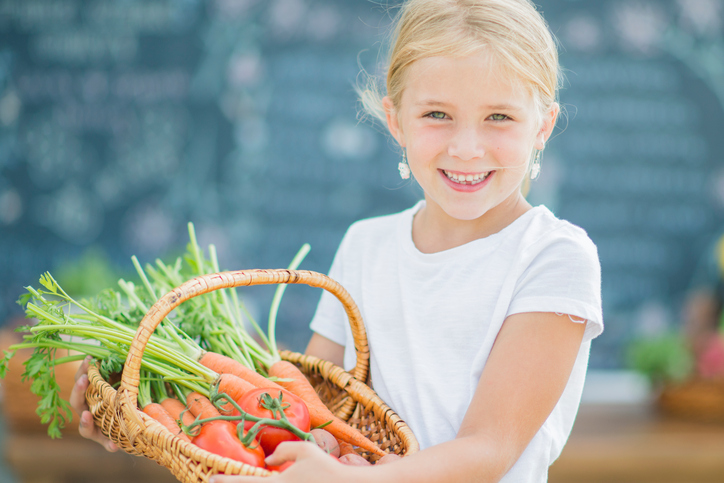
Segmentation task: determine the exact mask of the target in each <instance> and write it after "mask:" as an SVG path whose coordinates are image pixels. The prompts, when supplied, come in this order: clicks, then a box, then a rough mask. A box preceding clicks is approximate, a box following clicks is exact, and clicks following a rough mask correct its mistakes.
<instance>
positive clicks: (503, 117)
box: [490, 114, 510, 121]
mask: <svg viewBox="0 0 724 483" xmlns="http://www.w3.org/2000/svg"><path fill="white" fill-rule="evenodd" d="M490 118H491V119H492V120H493V121H505V120H506V119H510V118H509V117H508V116H506V115H505V114H493V115H492V116H490Z"/></svg>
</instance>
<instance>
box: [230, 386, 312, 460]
mask: <svg viewBox="0 0 724 483" xmlns="http://www.w3.org/2000/svg"><path fill="white" fill-rule="evenodd" d="M265 394H267V395H268V396H264V395H265ZM280 397H281V403H282V407H283V408H284V415H285V416H286V418H287V420H288V421H289V422H290V423H291V424H293V425H294V426H296V427H297V428H298V429H300V430H302V431H304V432H305V433H308V432H309V430H310V428H311V421H310V418H309V410H308V409H307V405H306V404H305V403H304V401H303V400H302V399H301V398H299V397H298V396H295V395H294V394H292V393H291V392H289V391H287V390H285V389H282V390H279V389H268V388H258V389H253V390H251V391H249V392H247V393H246V394H244V395H243V396H242V397H241V398H239V399H238V400H237V403H238V404H239V406H240V407H241V409H243V410H244V411H246V412H247V413H249V414H250V415H252V416H256V417H258V418H268V419H277V420H279V419H281V415H280V414H278V413H277V414H274V413H273V411H272V410H270V409H268V408H267V407H265V406H268V404H267V403H268V402H269V400H270V399H276V400H279V398H280ZM254 424H256V423H254V422H252V421H245V422H244V429H245V430H246V431H248V430H249V429H251V428H252V427H253V426H254ZM256 439H257V440H258V441H259V444H260V445H261V447H262V448H263V449H264V452H265V453H266V454H268V455H270V454H272V453H273V452H274V449H276V447H277V446H278V445H279V443H282V442H283V441H300V438H299V437H297V436H296V435H295V434H294V433H292V432H290V431H288V430H286V429H283V428H277V427H274V426H262V428H261V430H260V431H259V433H258V434H257V436H256Z"/></svg>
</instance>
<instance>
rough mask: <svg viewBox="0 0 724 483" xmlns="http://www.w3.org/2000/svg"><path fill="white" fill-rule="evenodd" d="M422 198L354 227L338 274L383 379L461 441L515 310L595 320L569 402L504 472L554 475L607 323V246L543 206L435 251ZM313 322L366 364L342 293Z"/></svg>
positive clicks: (338, 260)
mask: <svg viewBox="0 0 724 483" xmlns="http://www.w3.org/2000/svg"><path fill="white" fill-rule="evenodd" d="M422 206H424V201H421V202H420V203H418V204H417V205H415V206H414V207H413V208H411V209H408V210H406V211H403V212H401V213H398V214H395V215H388V216H383V217H378V218H371V219H367V220H362V221H359V222H357V223H355V224H353V225H352V226H351V227H350V228H349V230H348V231H347V233H346V235H345V236H344V239H343V240H342V243H341V245H340V247H339V249H338V251H337V254H336V256H335V259H334V262H333V264H332V268H331V270H330V273H329V275H330V277H331V278H333V279H335V280H336V281H338V282H339V283H341V284H342V285H343V286H344V287H345V288H346V289H347V290H348V291H349V293H350V295H351V296H352V298H353V299H354V301H355V302H356V303H357V304H358V306H359V308H360V311H361V314H362V317H363V320H364V322H365V327H366V329H367V336H368V340H369V346H370V375H371V381H372V386H373V387H374V389H375V391H376V392H377V394H378V395H379V396H380V397H381V398H382V400H383V401H385V402H386V403H387V404H388V405H389V406H390V407H391V408H392V409H393V410H394V411H395V412H397V413H398V414H399V415H400V417H401V418H402V419H403V420H404V421H405V422H406V423H407V424H408V425H409V427H410V429H411V430H412V432H413V433H414V434H415V436H416V437H417V439H418V441H419V443H420V446H421V448H426V447H429V446H432V445H435V444H438V443H441V442H444V441H448V440H451V439H454V438H455V436H456V434H457V432H458V429H459V428H460V424H461V422H462V420H463V416H464V415H465V412H466V410H467V408H468V406H469V405H470V402H471V400H472V397H473V394H474V392H475V389H476V387H477V385H478V381H479V380H480V376H481V373H482V371H483V367H484V366H485V363H486V361H487V358H488V356H489V354H490V351H491V348H492V346H493V342H494V340H495V337H496V335H497V334H498V331H499V330H500V328H501V326H502V324H503V321H504V320H505V318H506V317H507V316H509V315H512V314H516V313H524V312H557V313H565V314H570V315H573V316H577V317H580V318H583V319H586V320H587V322H585V323H586V329H585V335H584V340H583V343H582V345H581V348H580V350H579V353H578V357H577V359H576V362H575V366H574V368H573V372H572V374H571V376H570V379H569V381H568V384H567V386H566V388H565V390H564V392H563V395H562V396H561V399H560V400H559V402H558V404H557V405H556V406H555V408H554V409H553V411H552V413H551V414H550V416H549V417H548V419H547V420H546V421H545V423H544V424H543V427H542V428H541V429H540V431H538V433H537V434H536V435H535V437H534V438H533V440H532V441H531V443H530V444H529V446H528V447H527V448H526V450H525V451H524V452H523V454H522V455H521V457H520V458H519V460H518V461H517V463H516V464H515V465H514V467H513V468H512V469H511V470H510V471H509V472H508V473H507V474H506V476H505V477H504V478H503V479H502V480H501V481H504V482H516V483H519V482H544V481H546V480H547V473H548V466H549V465H550V464H551V463H553V461H555V459H556V458H557V457H558V455H559V454H560V452H561V450H562V449H563V445H564V444H565V442H566V440H567V439H568V435H569V433H570V431H571V428H572V426H573V421H574V419H575V416H576V412H577V410H578V406H579V403H580V398H581V392H582V389H583V382H584V378H585V373H586V368H587V365H588V354H589V349H590V345H591V339H593V338H594V337H596V336H598V335H599V334H600V333H601V332H602V330H603V317H602V311H601V290H600V288H601V280H600V279H601V274H600V263H599V260H598V254H597V250H596V247H595V245H594V244H593V242H592V241H591V240H590V239H589V238H588V236H587V235H586V233H585V232H584V231H583V230H582V229H581V228H578V227H576V226H574V225H572V224H570V223H568V222H566V221H563V220H559V219H557V218H556V217H555V216H554V215H553V214H552V213H551V212H550V211H549V210H548V209H547V208H545V207H543V206H538V207H534V208H532V209H531V210H529V211H527V212H526V213H525V214H523V215H522V216H520V217H519V218H518V219H516V220H515V221H514V222H513V223H511V224H510V225H508V226H507V227H505V228H504V229H503V230H501V231H500V232H498V233H496V234H494V235H491V236H488V237H486V238H482V239H478V240H475V241H472V242H470V243H467V244H465V245H462V246H459V247H455V248H452V249H450V250H445V251H442V252H438V253H432V254H425V253H422V252H420V251H419V250H418V249H417V248H416V247H415V245H414V243H413V241H412V219H413V216H414V215H415V213H416V212H417V211H418V210H419V209H420V208H421V207H422ZM311 328H312V330H313V331H314V332H316V333H319V334H320V335H323V336H324V337H327V338H328V339H331V340H333V341H335V342H337V343H339V344H341V345H343V346H345V356H344V367H345V369H347V370H350V369H351V368H352V367H353V366H354V364H355V351H354V345H353V339H352V332H351V330H350V328H349V323H348V321H347V318H346V315H345V313H344V310H343V308H342V304H341V303H340V302H339V301H338V300H337V299H336V298H335V297H334V296H332V295H330V294H329V293H327V292H325V293H324V294H323V295H322V299H321V301H320V303H319V306H318V308H317V312H316V314H315V316H314V319H313V320H312V323H311Z"/></svg>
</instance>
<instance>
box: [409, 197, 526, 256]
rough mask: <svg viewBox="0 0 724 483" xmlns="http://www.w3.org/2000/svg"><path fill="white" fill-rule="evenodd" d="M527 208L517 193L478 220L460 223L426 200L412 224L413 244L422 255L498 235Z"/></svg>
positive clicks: (524, 200)
mask: <svg viewBox="0 0 724 483" xmlns="http://www.w3.org/2000/svg"><path fill="white" fill-rule="evenodd" d="M529 209H531V205H530V203H528V201H527V200H526V199H525V198H524V197H523V195H522V194H521V193H520V192H517V193H516V194H515V195H514V196H511V197H510V198H508V199H506V200H505V201H503V202H502V203H501V204H499V205H498V206H496V207H495V208H493V209H491V210H489V211H487V212H486V213H485V214H483V216H481V217H479V218H475V219H473V220H459V219H457V218H453V217H451V216H450V215H448V214H447V213H445V212H444V211H443V210H442V208H440V206H439V205H437V204H436V203H435V202H431V200H427V203H426V205H425V207H424V208H423V209H422V210H420V211H419V212H418V213H417V214H416V215H415V218H414V220H413V222H412V241H413V243H414V244H415V246H416V247H417V249H418V250H420V251H421V252H422V253H437V252H441V251H444V250H449V249H451V248H455V247H459V246H461V245H464V244H466V243H470V242H471V241H474V240H478V239H481V238H486V237H488V236H490V235H493V234H495V233H498V232H499V231H500V230H502V229H503V228H505V227H506V226H508V225H510V224H511V223H512V222H513V221H515V220H516V219H518V217H520V216H521V215H522V214H523V213H525V212H526V211H528V210H529Z"/></svg>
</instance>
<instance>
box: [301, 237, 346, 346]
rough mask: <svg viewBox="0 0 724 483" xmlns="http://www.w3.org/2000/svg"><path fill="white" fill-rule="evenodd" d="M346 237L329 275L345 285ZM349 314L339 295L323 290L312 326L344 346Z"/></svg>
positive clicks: (338, 250)
mask: <svg viewBox="0 0 724 483" xmlns="http://www.w3.org/2000/svg"><path fill="white" fill-rule="evenodd" d="M345 240H346V236H345V238H344V239H343V240H342V243H341V244H340V246H339V248H338V249H337V253H336V254H335V256H334V260H333V261H332V267H331V268H330V269H329V274H328V276H329V277H330V278H331V279H333V280H334V281H336V282H338V283H340V284H342V286H344V285H345V283H344V258H345V257H344V252H345V249H344V247H345ZM347 324H348V322H347V314H346V313H345V311H344V307H343V306H342V304H341V303H340V302H339V300H338V299H337V297H335V296H334V295H332V294H331V293H330V292H328V291H326V290H323V291H322V296H321V298H320V300H319V304H318V305H317V310H316V312H315V313H314V317H313V318H312V322H311V324H310V326H309V327H310V328H311V329H312V331H313V332H316V333H317V334H319V335H321V336H324V337H326V338H327V339H329V340H331V341H333V342H336V343H337V344H340V345H342V346H344V345H345V343H346V340H347V335H346V331H345V328H346V326H347Z"/></svg>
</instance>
